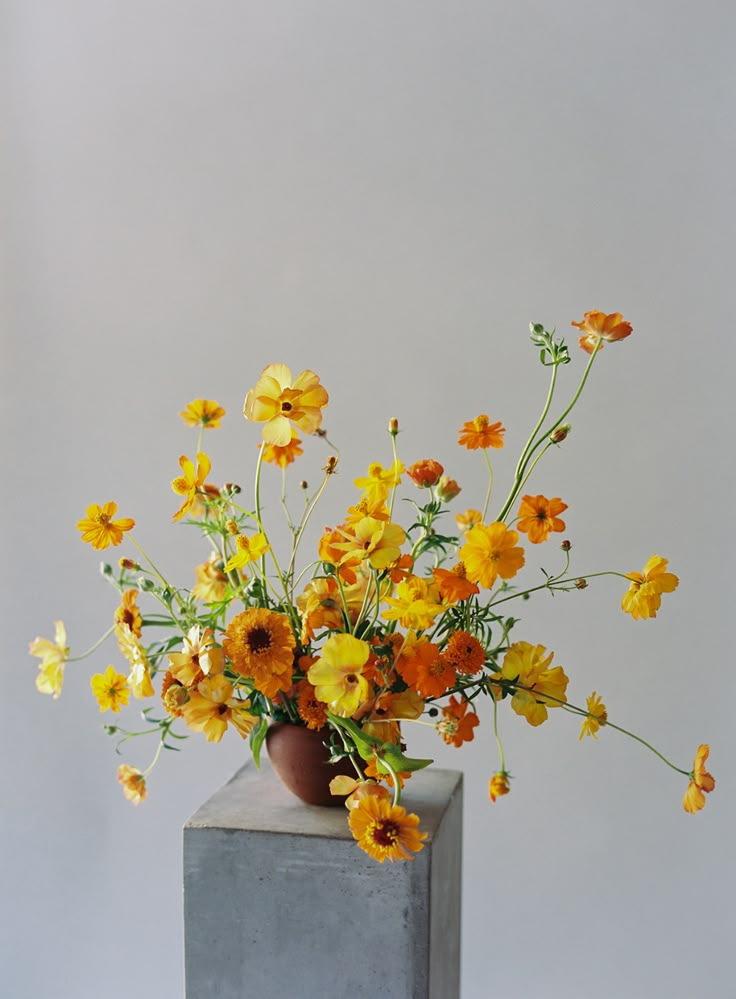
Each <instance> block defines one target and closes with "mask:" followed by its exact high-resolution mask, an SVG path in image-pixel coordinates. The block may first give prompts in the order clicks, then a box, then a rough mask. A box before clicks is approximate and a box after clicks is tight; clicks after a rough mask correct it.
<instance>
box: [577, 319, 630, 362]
mask: <svg viewBox="0 0 736 999" xmlns="http://www.w3.org/2000/svg"><path fill="white" fill-rule="evenodd" d="M570 325H571V326H577V328H578V329H579V330H582V332H583V335H582V336H581V337H580V339H579V340H578V343H579V344H580V346H581V347H582V348H583V350H584V351H585V352H586V354H592V353H593V351H594V350H602V349H603V341H604V340H607V341H608V342H609V343H614V342H615V341H616V340H624V339H625V338H626V337H627V336H629V335H630V333H631V323H627V322H624V317H623V316H622V315H621V313H620V312H611V313H610V314H609V315H606V313H605V312H595V311H593V312H586V313H585V315H584V316H583V318H582V319H581V321H580V322H579V323H576V322H572V323H571V324H570Z"/></svg>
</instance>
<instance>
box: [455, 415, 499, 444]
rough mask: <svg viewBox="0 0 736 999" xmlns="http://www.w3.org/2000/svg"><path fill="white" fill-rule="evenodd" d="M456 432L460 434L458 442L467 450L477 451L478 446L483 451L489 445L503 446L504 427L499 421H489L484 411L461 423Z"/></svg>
mask: <svg viewBox="0 0 736 999" xmlns="http://www.w3.org/2000/svg"><path fill="white" fill-rule="evenodd" d="M458 433H459V434H460V436H459V437H458V441H457V442H458V444H461V445H462V446H463V447H466V448H467V449H468V451H477V450H478V448H482V449H483V450H484V451H485V449H486V448H489V447H503V435H504V434H505V433H506V428H505V427H503V426H501V424H500V423H489V421H488V417H487V416H486V415H485V413H481V415H480V416H476V418H475V419H474V420H468V422H467V423H463V426H462V429H461V430H459V431H458Z"/></svg>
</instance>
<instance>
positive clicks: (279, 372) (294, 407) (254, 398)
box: [243, 364, 329, 447]
mask: <svg viewBox="0 0 736 999" xmlns="http://www.w3.org/2000/svg"><path fill="white" fill-rule="evenodd" d="M328 401H329V396H328V395H327V392H326V391H325V390H324V388H323V387H322V386H321V385H320V382H319V376H318V375H316V374H315V373H314V372H313V371H309V370H307V371H302V373H301V374H300V375H297V377H296V379H294V378H292V374H291V371H290V369H289V368H287V366H286V365H285V364H269V365H268V367H266V368H264V369H263V372H262V373H261V377H260V378H259V379H258V382H257V383H256V386H255V388H252V389H251V390H250V392H248V394H247V395H246V397H245V404H244V406H243V415H244V416H245V418H246V419H247V420H252V421H253V422H254V423H264V424H265V426H264V427H263V440H264V441H265V442H266V444H273V445H276V446H277V447H286V446H287V445H288V444H289V442H290V441H291V438H292V427H291V424H292V423H293V424H294V425H295V426H297V427H299V429H300V430H301V431H302V432H303V433H305V434H313V433H314V432H315V430H318V429H319V428H320V426H321V425H322V410H323V408H324V407H325V406H326V405H327V403H328Z"/></svg>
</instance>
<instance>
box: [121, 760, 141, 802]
mask: <svg viewBox="0 0 736 999" xmlns="http://www.w3.org/2000/svg"><path fill="white" fill-rule="evenodd" d="M118 781H119V782H120V783H121V784H122V787H123V794H124V795H125V797H126V798H127V799H128V801H132V802H133V804H134V805H140V803H141V802H142V801H145V800H146V778H145V777H144V776H143V774H142V773H141V772H140V770H138V769H137V768H136V767H129V766H128V764H127V763H121V764H120V766H119V767H118Z"/></svg>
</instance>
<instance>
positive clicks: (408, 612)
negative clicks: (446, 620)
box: [381, 576, 447, 631]
mask: <svg viewBox="0 0 736 999" xmlns="http://www.w3.org/2000/svg"><path fill="white" fill-rule="evenodd" d="M386 603H387V604H388V605H389V606H388V608H387V609H385V610H384V611H382V614H381V616H382V617H384V618H385V619H386V620H387V621H398V622H399V624H401V625H402V626H403V627H404V628H412V629H414V630H415V631H424V630H425V629H426V628H429V627H431V625H432V622H433V621H434V619H435V618H436V617H437V615H438V614H441V613H442V612H443V611H444V610H446V609H447V608H446V606H445V604H443V603H442V598H441V596H440V592H439V590H438V589H437V587H436V586H435V584H434V583H433V582H432V580H430V579H422V578H421V577H419V576H407V578H406V579H403V580H402V581H401V582H400V583H399V584H398V585H397V587H396V596H395V597H387V598H386Z"/></svg>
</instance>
